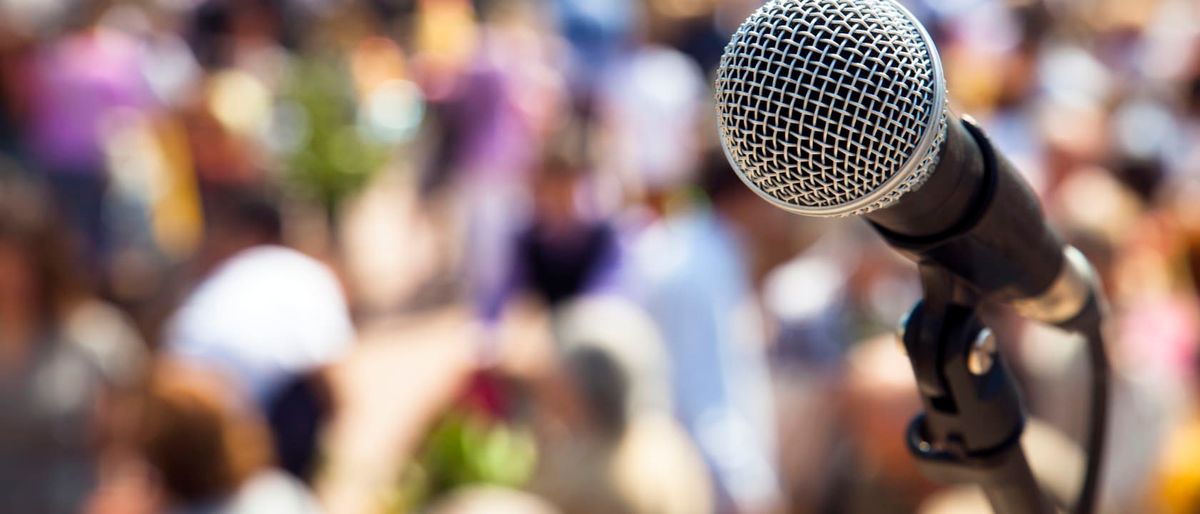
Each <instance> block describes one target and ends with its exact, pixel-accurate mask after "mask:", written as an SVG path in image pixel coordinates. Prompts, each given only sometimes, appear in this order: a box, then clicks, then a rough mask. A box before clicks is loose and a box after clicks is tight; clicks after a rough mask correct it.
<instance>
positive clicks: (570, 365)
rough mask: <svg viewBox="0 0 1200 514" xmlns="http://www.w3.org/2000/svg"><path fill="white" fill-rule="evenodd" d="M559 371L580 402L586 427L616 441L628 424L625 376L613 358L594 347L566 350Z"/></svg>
mask: <svg viewBox="0 0 1200 514" xmlns="http://www.w3.org/2000/svg"><path fill="white" fill-rule="evenodd" d="M563 368H564V371H565V372H566V374H567V376H568V377H570V383H571V385H572V386H573V389H574V392H575V394H576V395H577V396H578V398H579V400H580V402H579V403H580V404H581V405H582V411H583V416H584V420H583V421H584V422H585V423H586V425H587V427H588V428H589V429H591V430H592V431H594V432H595V433H597V434H599V435H600V436H602V437H603V438H605V439H609V440H617V439H619V438H620V437H621V436H622V435H623V434H624V433H625V427H626V425H627V424H628V423H629V412H628V409H627V408H626V403H627V398H628V396H629V377H628V376H627V375H626V373H625V371H624V370H623V369H621V366H620V364H618V363H617V361H616V359H614V358H613V356H611V355H609V354H608V353H607V352H605V351H604V350H601V349H600V348H597V347H594V346H580V347H577V348H572V349H569V350H567V352H566V355H564V356H563Z"/></svg>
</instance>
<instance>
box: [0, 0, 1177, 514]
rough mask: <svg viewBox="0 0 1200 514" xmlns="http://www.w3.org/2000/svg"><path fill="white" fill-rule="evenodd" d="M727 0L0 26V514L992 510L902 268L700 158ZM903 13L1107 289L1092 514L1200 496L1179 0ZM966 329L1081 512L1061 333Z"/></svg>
mask: <svg viewBox="0 0 1200 514" xmlns="http://www.w3.org/2000/svg"><path fill="white" fill-rule="evenodd" d="M829 1H834V0H829ZM757 3H758V2H756V1H755V0H720V1H718V0H603V1H601V0H473V1H472V0H0V512H4V513H14V514H15V513H46V514H57V513H81V512H82V513H86V514H150V513H236V514H258V513H321V512H325V513H330V514H376V513H407V512H413V513H418V512H428V513H442V514H446V513H449V514H469V513H489V514H495V513H505V514H552V513H565V514H591V513H596V514H600V513H604V514H620V513H627V514H703V513H709V512H711V513H722V514H724V513H739V514H767V513H783V512H796V513H810V512H811V513H895V512H926V513H948V512H985V511H986V507H985V504H984V503H983V500H982V497H981V495H980V494H978V492H977V491H974V490H972V489H961V490H960V489H947V488H945V487H943V486H940V485H937V484H933V483H931V482H929V481H927V480H926V479H924V478H922V477H921V475H920V474H919V473H918V472H917V470H916V468H915V466H914V465H913V463H912V460H911V458H910V457H909V456H908V455H907V453H906V451H905V449H904V445H903V442H902V433H903V430H904V427H905V425H906V424H907V423H908V421H909V419H910V418H911V417H912V416H913V415H914V414H916V413H917V411H918V409H919V402H918V398H917V395H916V391H915V388H914V386H913V380H912V374H911V369H910V367H909V364H908V361H907V359H906V358H905V357H904V356H903V355H902V354H901V352H900V351H899V350H898V348H897V345H896V342H895V339H894V336H893V335H892V331H893V327H894V326H895V323H896V321H897V320H898V319H899V318H900V317H901V315H902V314H903V313H904V312H905V311H907V310H908V308H909V307H910V306H911V305H912V303H913V302H914V301H916V300H917V299H918V297H919V294H920V289H919V286H918V285H917V282H916V277H915V273H914V270H913V266H912V265H911V264H909V263H907V262H906V261H903V260H902V259H900V258H899V257H898V256H897V255H895V254H894V253H893V252H891V251H890V250H889V249H887V248H886V247H884V246H883V245H882V244H881V243H880V242H879V241H878V240H877V237H876V236H874V234H872V233H871V232H870V231H869V230H868V229H867V227H866V226H865V224H863V223H862V222H861V221H855V220H815V219H805V218H800V217H795V216H790V215H788V214H786V213H784V212H782V211H780V210H777V209H774V208H773V207H771V206H769V205H767V204H766V203H765V202H762V201H761V200H759V199H758V198H757V197H755V196H754V195H753V193H751V192H749V190H747V189H746V188H745V187H743V186H742V185H741V183H740V182H739V181H738V179H737V178H736V176H735V174H734V173H733V172H732V170H731V169H730V168H729V165H728V163H727V162H726V160H725V158H724V156H723V154H722V153H721V152H720V150H719V145H718V143H717V140H716V128H715V122H714V117H713V112H712V111H713V108H712V101H711V77H712V75H713V71H714V69H715V68H716V66H717V65H718V64H719V59H720V54H721V51H722V49H723V47H724V44H725V42H726V41H727V39H728V36H729V34H731V33H732V32H733V30H735V29H736V27H737V25H738V24H739V23H740V22H741V20H742V19H744V17H745V16H746V15H747V14H749V13H750V12H752V11H753V9H754V8H755V7H756V6H757ZM905 3H906V5H907V6H908V7H909V8H910V9H911V10H912V11H913V12H914V13H915V14H916V15H917V16H918V17H919V18H920V19H921V20H922V21H923V23H924V24H925V25H926V26H927V27H929V29H930V32H931V33H932V35H933V36H934V38H935V40H936V41H937V44H938V47H939V49H940V52H941V56H942V58H943V60H944V62H945V69H946V73H947V78H948V82H949V88H950V92H951V97H952V99H953V105H954V107H955V109H956V110H957V111H959V112H963V113H967V114H970V115H972V116H973V117H974V118H975V119H977V120H978V121H980V122H981V123H982V125H983V126H985V127H986V129H987V130H988V131H989V133H990V135H991V136H992V138H993V140H994V141H995V143H996V145H997V146H998V148H1000V149H1001V150H1002V151H1004V152H1005V153H1006V155H1007V156H1008V157H1009V158H1010V159H1011V160H1012V161H1013V162H1014V163H1015V164H1016V165H1017V167H1018V168H1019V169H1020V170H1021V171H1022V172H1023V173H1024V174H1025V175H1026V178H1027V179H1028V180H1029V181H1030V183H1031V184H1032V185H1033V186H1034V189H1035V190H1036V191H1037V192H1038V194H1039V195H1040V197H1041V198H1042V200H1043V202H1044V205H1045V208H1046V210H1047V212H1048V215H1049V216H1050V218H1051V219H1052V221H1053V222H1054V224H1055V226H1056V227H1057V228H1058V229H1059V230H1060V231H1061V233H1062V234H1063V235H1064V237H1065V238H1066V239H1068V240H1069V241H1070V242H1071V243H1072V244H1074V245H1076V246H1077V247H1078V248H1080V249H1081V250H1083V252H1084V253H1085V254H1086V255H1087V256H1088V257H1089V258H1090V259H1091V260H1092V262H1093V263H1094V264H1095V265H1096V266H1097V268H1098V269H1099V271H1100V274H1101V275H1102V278H1103V282H1104V285H1105V288H1106V290H1107V293H1108V295H1109V299H1110V304H1111V305H1110V307H1111V318H1110V320H1109V323H1110V327H1109V329H1110V332H1109V333H1110V345H1111V347H1110V351H1111V353H1112V356H1113V359H1114V361H1115V366H1114V367H1115V377H1114V380H1115V386H1114V388H1115V391H1114V403H1113V408H1112V411H1113V413H1112V429H1111V437H1110V443H1109V447H1110V452H1109V455H1110V457H1109V464H1108V466H1107V468H1106V470H1105V475H1104V480H1103V500H1102V505H1103V506H1104V508H1103V511H1104V512H1105V513H1132V512H1138V513H1154V512H1163V513H1193V512H1197V511H1198V509H1200V412H1197V409H1196V407H1197V406H1200V404H1198V403H1197V402H1198V397H1197V394H1198V393H1200V376H1197V370H1198V367H1197V365H1198V364H1200V360H1198V358H1197V352H1196V349H1197V336H1198V335H1200V315H1198V313H1200V311H1198V308H1200V307H1198V305H1197V296H1196V291H1197V286H1198V285H1200V4H1197V3H1196V2H1194V1H1192V0H1137V1H1132V0H1086V1H1085V0H1040V1H1039V0H1008V1H1002V0H908V1H907V2H905ZM988 316H989V320H990V322H991V324H992V325H993V326H994V328H995V329H996V331H997V332H998V333H999V334H1000V335H1001V341H1002V343H1001V349H1002V352H1003V353H1004V355H1005V356H1006V358H1007V359H1008V360H1009V362H1010V363H1011V365H1012V366H1013V367H1014V368H1015V370H1016V373H1017V376H1018V378H1019V379H1020V382H1021V384H1022V390H1023V392H1024V397H1025V400H1026V406H1027V408H1028V410H1029V411H1030V412H1031V414H1032V415H1033V417H1034V421H1033V422H1032V423H1031V425H1030V427H1029V428H1028V430H1027V434H1026V437H1025V445H1026V448H1027V449H1028V451H1029V454H1030V458H1031V460H1032V464H1033V466H1034V468H1035V470H1036V471H1037V472H1038V473H1039V475H1040V477H1041V478H1042V479H1043V480H1044V482H1045V484H1046V487H1047V490H1049V491H1051V492H1052V493H1053V494H1054V495H1055V496H1057V497H1059V498H1062V499H1069V498H1072V497H1073V494H1074V490H1075V488H1076V487H1078V482H1079V473H1080V470H1081V469H1082V468H1081V459H1082V456H1081V455H1080V450H1079V445H1078V443H1077V441H1078V440H1079V438H1080V437H1081V434H1083V433H1084V428H1085V423H1086V420H1087V414H1088V413H1087V412H1086V408H1085V406H1086V404H1087V402H1086V400H1085V399H1086V395H1087V394H1088V390H1087V388H1086V385H1085V384H1086V377H1087V374H1086V371H1087V369H1086V365H1085V359H1083V356H1082V353H1081V351H1082V345H1081V343H1080V341H1078V340H1076V339H1074V338H1072V337H1070V336H1067V335H1064V334H1062V333H1058V332H1056V331H1054V330H1051V329H1047V328H1042V327H1038V326H1034V325H1030V324H1027V323H1024V322H1021V321H1020V320H1018V319H1016V317H1015V316H1013V315H1011V314H1010V313H1008V312H1005V311H1003V310H996V311H995V312H989V313H988Z"/></svg>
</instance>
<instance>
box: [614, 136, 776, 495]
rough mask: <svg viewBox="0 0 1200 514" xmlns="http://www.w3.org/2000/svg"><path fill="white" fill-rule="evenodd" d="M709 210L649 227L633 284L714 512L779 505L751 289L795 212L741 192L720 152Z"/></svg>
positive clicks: (713, 164)
mask: <svg viewBox="0 0 1200 514" xmlns="http://www.w3.org/2000/svg"><path fill="white" fill-rule="evenodd" d="M704 157H705V158H704V167H703V171H702V172H701V175H702V176H703V177H704V179H703V183H704V186H705V187H704V189H705V191H706V193H707V194H708V198H709V199H710V202H711V207H706V206H694V207H692V208H690V209H684V210H683V211H682V212H679V213H675V214H670V215H667V216H665V217H664V218H662V219H660V220H659V221H657V222H655V223H654V224H652V225H651V226H650V227H648V228H646V229H645V230H644V231H643V232H642V233H641V234H640V235H639V236H638V238H637V241H636V242H635V247H634V249H633V251H632V252H633V254H632V256H631V260H632V263H631V266H632V267H633V270H632V271H631V274H630V277H629V280H630V287H631V288H632V290H633V291H635V295H636V296H637V297H638V298H639V302H640V303H641V304H642V305H644V306H645V308H646V310H647V311H648V312H649V313H650V315H651V317H653V318H654V320H655V321H656V322H657V323H658V325H659V327H660V329H661V330H662V333H663V337H664V339H665V340H666V349H667V355H668V360H669V362H670V373H671V380H672V390H673V394H672V397H673V398H672V399H673V403H674V408H675V412H676V415H677V417H678V419H679V420H680V421H681V422H682V423H683V425H684V426H685V427H686V428H687V430H688V432H689V433H690V434H691V437H692V438H693V439H694V440H695V441H696V443H697V445H698V446H699V448H700V451H701V453H702V454H703V455H704V458H705V461H706V462H707V463H708V465H709V467H710V469H711V471H712V473H713V477H714V482H715V483H716V486H717V491H718V493H719V494H718V497H719V499H720V504H719V508H718V511H719V512H765V511H770V509H772V508H774V507H775V506H776V505H777V503H778V501H779V477H778V471H777V463H776V450H775V449H776V439H775V431H774V428H775V423H776V418H775V414H774V410H773V407H772V403H773V400H772V397H771V390H770V383H769V378H768V373H767V367H766V362H765V352H766V350H767V349H766V336H765V334H764V328H763V317H762V314H761V310H760V307H759V305H758V300H757V298H756V295H757V293H756V290H757V288H758V287H760V286H761V282H762V279H763V277H765V276H766V274H767V272H768V271H769V270H771V269H773V268H774V267H775V266H777V265H778V264H780V263H781V262H783V261H784V260H786V259H787V258H788V257H790V255H791V251H792V250H793V249H794V248H795V245H794V241H793V240H792V237H793V235H794V234H793V233H792V230H793V227H794V226H795V225H793V224H791V223H792V221H793V220H792V217H791V216H789V215H787V213H786V212H784V211H782V210H781V209H778V208H775V207H773V206H771V205H770V204H768V203H767V202H763V201H762V200H761V199H760V198H758V197H757V196H755V195H754V193H753V192H751V191H750V190H749V189H748V188H746V187H745V186H744V185H743V184H742V183H741V182H740V181H739V180H738V179H737V175H736V174H735V173H734V172H733V170H731V169H730V168H729V163H728V161H727V160H726V159H725V156H724V155H723V154H722V153H721V152H720V151H718V150H715V149H714V150H712V151H709V152H707V153H706V154H705V155H704Z"/></svg>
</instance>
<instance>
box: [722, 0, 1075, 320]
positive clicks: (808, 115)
mask: <svg viewBox="0 0 1200 514" xmlns="http://www.w3.org/2000/svg"><path fill="white" fill-rule="evenodd" d="M716 90H717V93H716V104H717V114H718V122H719V123H718V125H719V128H720V133H721V134H720V135H721V142H722V145H723V147H724V149H725V152H726V155H727V156H728V157H729V160H730V162H731V164H732V165H733V168H734V169H735V170H736V171H737V173H738V175H739V177H741V178H742V180H743V181H744V182H745V183H746V185H747V186H749V187H750V188H751V189H752V190H754V191H755V192H756V193H758V195H759V196H761V197H762V198H764V199H766V200H767V201H769V202H770V203H772V204H774V205H776V206H778V207H780V208H783V209H786V210H789V211H792V212H796V213H798V214H802V215H809V216H822V217H833V216H837V217H841V216H852V215H861V216H864V217H866V218H867V220H868V221H869V222H870V223H871V224H872V226H873V227H874V228H875V229H876V231H877V232H879V233H880V234H881V235H882V236H883V237H884V238H885V239H886V240H887V242H888V243H889V244H890V245H891V246H892V247H893V248H895V249H897V250H898V251H900V252H901V253H902V254H904V255H905V256H907V257H908V258H910V259H912V260H914V261H916V262H918V263H922V264H934V265H937V266H939V267H941V268H943V269H946V270H948V271H950V272H951V273H953V274H954V275H955V276H956V277H958V278H960V279H962V281H964V282H965V283H966V284H968V285H970V286H971V287H972V289H973V290H974V291H975V292H976V293H978V294H979V296H980V297H982V298H984V299H988V300H995V301H1001V302H1009V303H1012V304H1013V305H1014V306H1015V307H1016V308H1017V310H1018V311H1019V312H1021V313H1022V314H1023V315H1025V316H1027V317H1030V318H1033V319H1037V320H1039V321H1044V322H1047V323H1052V324H1060V325H1061V324H1065V323H1067V322H1069V321H1070V320H1072V319H1073V318H1075V317H1077V316H1078V315H1080V314H1081V313H1082V312H1083V311H1084V309H1085V308H1086V307H1087V305H1089V301H1090V300H1091V299H1092V295H1093V293H1094V290H1095V284H1094V282H1095V278H1094V273H1093V272H1092V271H1091V268H1090V266H1089V265H1088V263H1087V261H1086V259H1084V258H1083V257H1082V255H1080V254H1079V253H1078V251H1076V250H1074V249H1072V248H1070V247H1067V246H1065V245H1064V244H1063V241H1062V239H1061V238H1060V237H1059V236H1058V235H1057V234H1056V233H1055V232H1054V230H1053V229H1051V228H1050V226H1049V225H1048V224H1047V223H1046V221H1045V218H1044V216H1043V213H1042V209H1041V205H1040V204H1039V202H1038V199H1037V197H1036V195H1035V194H1034V193H1033V192H1032V191H1031V190H1030V188H1029V186H1028V185H1027V184H1026V183H1025V182H1024V180H1023V179H1022V178H1021V176H1020V175H1019V174H1018V173H1017V172H1016V171H1015V170H1014V169H1013V167H1012V165H1011V164H1010V163H1009V162H1008V161H1007V160H1006V159H1004V157H1003V156H1001V155H999V153H998V152H996V151H995V149H994V148H993V147H992V144H991V142H990V141H988V139H987V137H986V136H984V134H983V132H982V131H981V130H980V129H979V128H978V127H977V126H975V125H974V124H973V123H972V122H970V121H969V120H962V119H960V118H959V117H958V116H956V115H955V114H954V113H953V112H951V111H950V109H949V107H948V102H947V101H946V86H945V79H944V76H943V71H942V68H941V61H940V59H939V57H938V54H937V49H936V47H935V46H934V45H933V42H932V40H931V38H930V37H929V35H928V33H926V32H925V30H924V28H923V27H921V25H920V24H919V23H918V22H917V21H916V19H915V18H913V16H912V14H911V13H909V12H908V11H906V10H904V8H903V7H901V6H900V5H899V4H897V3H896V2H895V1H894V0H853V1H851V0H771V1H769V2H767V3H766V4H765V5H763V6H762V7H761V8H759V10H758V11H756V12H755V13H754V14H753V15H751V16H750V17H749V18H748V19H747V20H746V22H745V23H743V24H742V26H741V27H740V28H739V29H738V31H737V32H736V33H735V34H734V36H733V37H732V38H731V40H730V42H729V45H728V46H727V47H726V49H725V53H724V55H723V56H722V59H721V66H720V68H719V69H718V72H717V80H716Z"/></svg>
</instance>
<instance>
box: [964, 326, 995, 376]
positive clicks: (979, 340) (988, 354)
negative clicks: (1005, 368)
mask: <svg viewBox="0 0 1200 514" xmlns="http://www.w3.org/2000/svg"><path fill="white" fill-rule="evenodd" d="M995 363H996V336H995V334H992V330H991V329H990V328H986V327H985V328H984V329H983V330H980V331H979V335H977V336H975V342H974V343H973V344H972V345H971V353H970V354H968V355H967V369H968V370H970V371H971V374H972V375H975V376H982V375H984V374H986V373H987V372H988V371H991V369H992V365H993V364H995Z"/></svg>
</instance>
